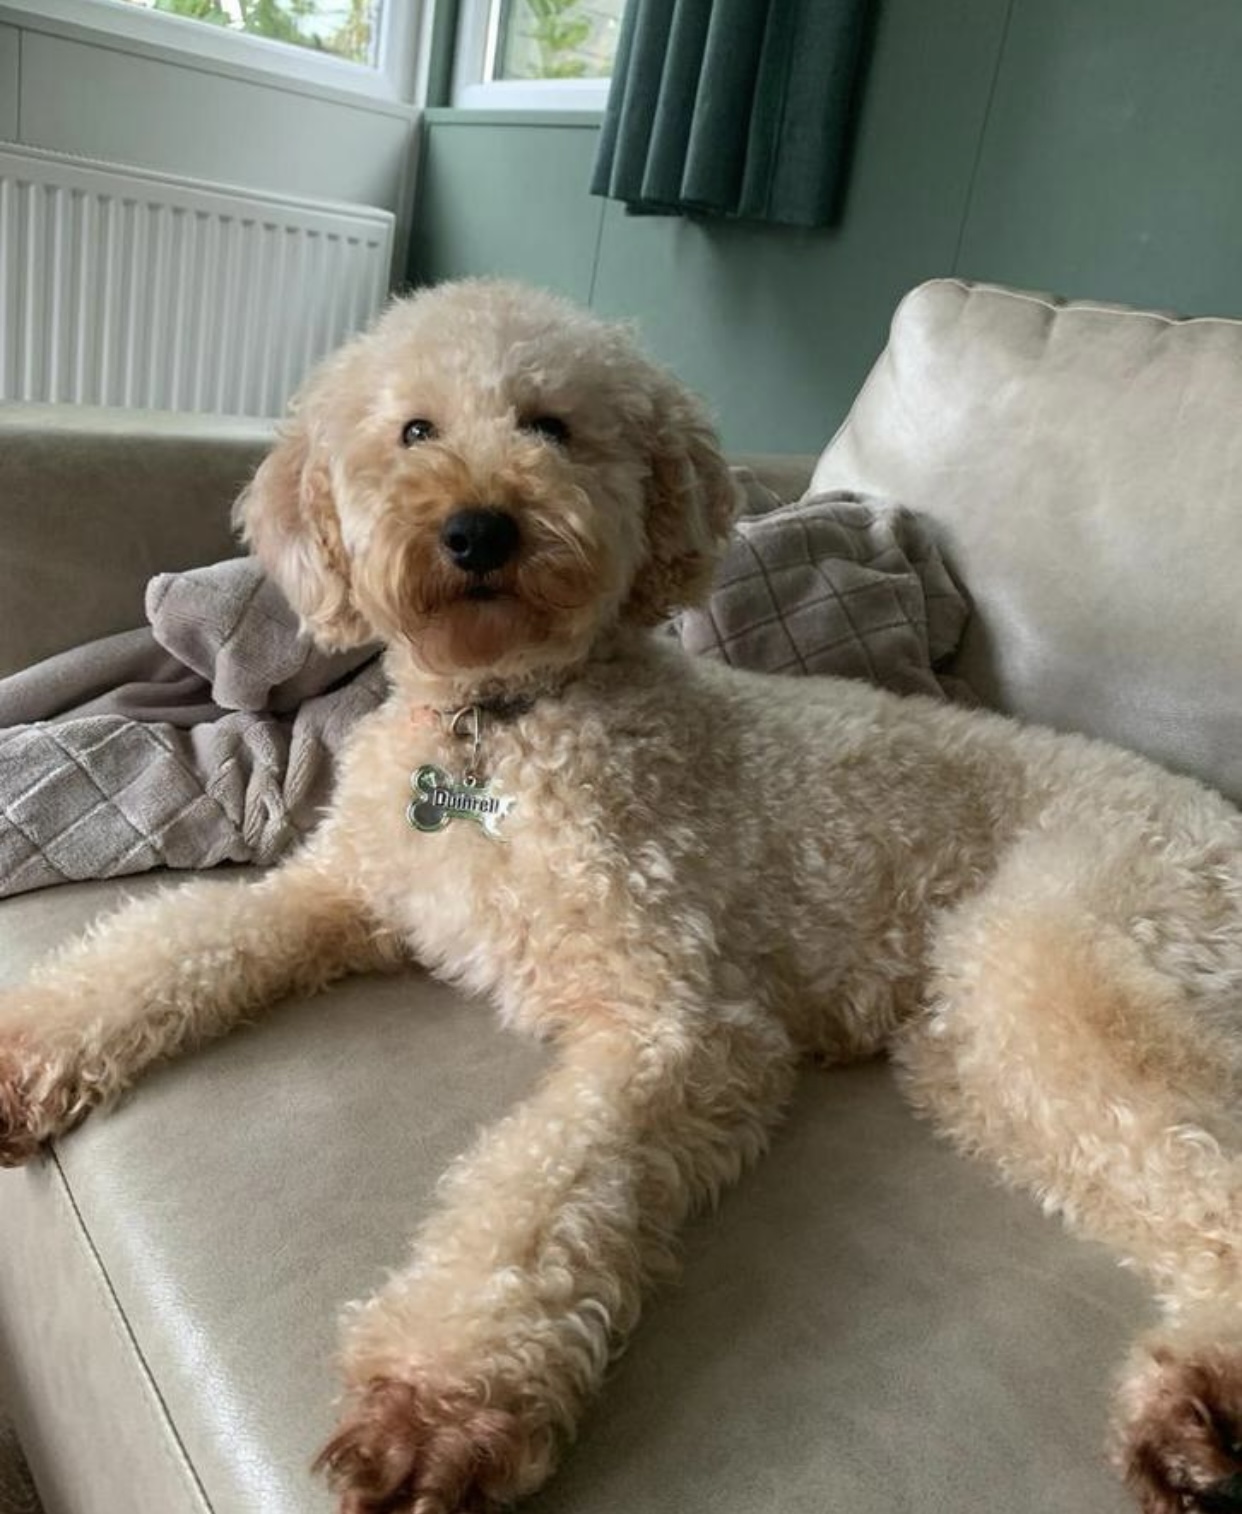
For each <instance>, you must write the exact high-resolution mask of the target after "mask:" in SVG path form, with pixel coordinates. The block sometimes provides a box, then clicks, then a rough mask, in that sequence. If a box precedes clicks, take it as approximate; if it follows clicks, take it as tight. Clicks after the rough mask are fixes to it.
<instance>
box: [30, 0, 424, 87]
mask: <svg viewBox="0 0 1242 1514" xmlns="http://www.w3.org/2000/svg"><path fill="white" fill-rule="evenodd" d="M432 9H433V7H432V5H431V4H430V3H429V0H384V4H383V7H382V10H381V13H380V35H379V49H378V55H379V61H378V63H377V64H376V65H375V66H374V67H372V66H371V65H369V64H365V63H353V62H350V61H349V60H348V59H346V58H338V57H335V56H334V55H333V54H331V53H324V52H317V51H316V50H315V49H313V48H308V47H297V46H295V45H294V44H292V43H288V42H277V41H274V40H273V39H272V38H270V37H258V36H254V35H252V34H251V33H248V32H237V31H231V30H226V29H225V28H223V27H218V26H211V25H209V24H206V23H204V22H201V21H195V20H193V19H192V18H190V17H187V16H176V15H171V14H169V13H167V12H165V11H155V10H147V9H146V8H145V7H143V6H139V5H131V4H129V3H128V0H3V3H0V21H7V22H10V23H11V24H13V25H15V26H19V27H26V28H27V29H29V30H39V31H53V32H57V33H60V34H61V35H67V36H70V37H73V38H76V39H78V40H87V41H90V42H92V43H94V44H96V45H104V46H106V45H107V44H108V42H109V40H111V41H112V42H113V44H114V45H116V46H119V47H122V48H125V49H126V50H133V51H141V52H142V53H144V54H147V55H149V56H154V57H157V58H161V59H163V60H165V61H167V62H171V63H180V64H182V65H188V66H192V65H193V64H194V63H196V62H197V63H199V64H204V65H206V66H207V67H209V68H214V69H219V70H221V71H223V72H227V73H230V74H236V75H239V76H241V77H247V78H255V79H258V80H261V81H262V82H265V83H272V84H282V83H283V84H284V85H286V86H290V85H292V86H294V87H300V88H303V89H307V90H313V91H316V92H331V93H334V94H336V93H341V94H345V95H348V96H352V97H354V98H355V99H358V103H360V104H361V103H363V101H371V102H374V103H377V104H379V103H387V104H391V105H401V106H408V105H410V104H413V103H416V101H417V97H418V94H419V92H420V90H421V89H422V88H423V85H424V81H425V74H426V56H427V51H428V49H427V45H426V43H427V36H428V32H429V22H430V14H431V11H432ZM359 97H361V98H360V99H359Z"/></svg>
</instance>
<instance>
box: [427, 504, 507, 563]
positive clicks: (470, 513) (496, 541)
mask: <svg viewBox="0 0 1242 1514" xmlns="http://www.w3.org/2000/svg"><path fill="white" fill-rule="evenodd" d="M520 540H521V537H520V533H519V531H518V524H517V521H516V520H514V518H513V516H512V515H510V514H509V513H508V511H507V510H495V509H491V508H481V509H470V510H458V511H456V513H455V514H453V515H450V516H449V518H448V519H447V520H446V521H445V522H444V525H443V526H442V527H441V529H440V546H441V547H442V548H443V550H444V553H445V555H446V556H447V557H448V559H449V561H450V562H451V563H452V564H453V566H454V567H455V568H460V569H461V571H462V572H463V573H469V574H471V575H472V576H474V577H479V578H481V577H483V575H484V574H486V573H494V572H495V571H496V570H497V568H503V567H504V565H505V564H506V563H507V562H509V561H510V560H511V559H512V558H513V557H515V556H516V555H517V550H518V545H519V542H520Z"/></svg>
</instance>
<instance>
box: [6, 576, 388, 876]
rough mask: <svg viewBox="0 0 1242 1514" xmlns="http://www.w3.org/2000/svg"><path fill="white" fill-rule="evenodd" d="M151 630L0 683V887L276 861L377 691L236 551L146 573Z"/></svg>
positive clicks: (323, 797) (324, 794)
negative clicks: (308, 632)
mask: <svg viewBox="0 0 1242 1514" xmlns="http://www.w3.org/2000/svg"><path fill="white" fill-rule="evenodd" d="M147 608H148V613H149V615H150V619H151V628H150V631H149V632H146V633H143V632H127V633H123V634H122V635H120V636H115V637H108V638H106V639H105V640H103V641H100V642H94V643H91V644H90V645H89V646H86V647H82V648H78V649H76V650H75V651H73V652H69V653H64V654H62V655H61V656H59V657H54V658H50V659H48V660H47V662H45V663H41V664H38V665H37V666H36V667H34V668H30V669H27V670H25V671H24V672H22V673H19V674H16V675H14V676H13V677H12V678H9V679H3V680H0V897H3V896H5V895H9V894H18V893H24V892H26V891H28V890H30V889H35V888H43V887H45V886H47V885H48V884H52V883H60V882H66V881H69V880H76V879H85V878H115V877H122V876H124V875H126V874H130V873H137V872H145V871H147V870H149V869H151V868H155V867H173V868H200V867H214V866H215V865H216V864H217V863H221V862H255V863H271V862H275V861H277V860H278V859H279V858H280V857H281V856H282V855H283V854H284V853H285V852H286V851H288V849H289V848H290V847H291V846H292V845H293V844H294V843H295V842H296V841H297V840H298V839H299V838H300V837H301V836H302V835H304V834H306V832H308V831H309V830H310V829H311V828H312V827H313V826H314V823H315V821H316V819H317V818H318V814H319V811H320V810H321V808H322V806H323V805H324V804H325V803H326V802H327V799H328V796H329V793H330V791H331V783H332V771H333V761H334V757H335V754H336V752H337V751H338V750H339V748H340V746H341V745H342V743H343V742H344V740H345V737H346V736H347V734H348V732H349V731H350V729H351V728H352V726H353V725H354V724H355V722H356V721H357V720H358V719H359V718H361V716H363V715H365V714H366V713H367V712H368V711H370V710H372V709H375V708H376V707H377V706H378V705H379V703H380V702H381V701H382V699H383V697H384V693H385V688H386V685H385V680H384V676H383V672H382V670H381V668H380V666H379V664H378V662H377V661H376V660H375V649H374V648H369V649H362V650H360V651H357V652H351V653H345V654H339V655H330V654H325V653H322V652H319V651H317V650H316V649H315V648H314V647H313V646H312V645H311V643H310V642H309V641H308V640H307V638H305V637H304V636H302V635H301V634H300V632H299V631H298V628H297V622H296V618H295V617H294V615H293V613H292V611H290V610H289V609H288V607H287V606H286V605H285V604H284V601H283V599H282V598H281V596H280V594H279V591H278V590H277V589H276V588H275V587H274V585H272V584H270V583H268V582H267V581H266V580H265V579H264V578H263V575H262V573H261V571H260V569H259V568H258V565H257V564H256V563H254V562H253V561H252V560H250V559H245V558H239V559H234V560H232V561H230V562H226V563H219V564H217V565H215V566H214V567H210V568H200V569H196V570H194V571H192V572H189V573H183V574H176V575H162V576H161V577H159V578H157V579H154V580H152V583H151V585H150V586H149V589H148V595H147Z"/></svg>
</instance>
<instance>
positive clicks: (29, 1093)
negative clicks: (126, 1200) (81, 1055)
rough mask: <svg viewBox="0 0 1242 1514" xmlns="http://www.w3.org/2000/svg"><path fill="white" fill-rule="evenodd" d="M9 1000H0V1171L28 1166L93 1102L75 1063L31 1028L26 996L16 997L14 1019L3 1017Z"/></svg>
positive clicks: (94, 1095) (92, 1090)
mask: <svg viewBox="0 0 1242 1514" xmlns="http://www.w3.org/2000/svg"><path fill="white" fill-rule="evenodd" d="M32 992H33V991H32ZM13 997H16V996H12V995H6V996H0V1167H20V1166H21V1165H22V1164H23V1163H25V1162H28V1161H29V1160H30V1159H31V1157H33V1156H34V1155H35V1154H36V1153H37V1151H38V1150H39V1147H40V1146H41V1145H42V1144H43V1143H44V1142H45V1141H49V1140H51V1139H52V1137H53V1136H58V1135H63V1134H64V1133H65V1131H67V1130H70V1129H72V1128H73V1126H74V1125H76V1124H78V1122H79V1121H80V1120H82V1119H84V1118H85V1117H86V1115H87V1114H88V1113H89V1111H90V1110H91V1108H92V1107H93V1106H94V1105H95V1104H96V1103H98V1102H99V1099H98V1092H99V1091H98V1088H97V1087H96V1085H95V1083H94V1082H92V1080H91V1079H90V1078H88V1077H86V1076H85V1075H84V1073H83V1070H82V1068H81V1066H79V1064H78V1062H77V1060H75V1058H74V1057H73V1056H71V1055H70V1054H69V1053H68V1051H67V1050H66V1049H65V1047H63V1046H59V1047H57V1046H55V1045H54V1044H53V1043H52V1042H51V1041H50V1040H48V1039H46V1038H44V1037H43V1036H41V1035H40V1034H39V1032H38V1030H37V1029H32V1028H31V1020H32V1018H34V1017H33V1014H32V1013H31V1012H30V1011H31V1010H32V994H31V993H27V992H25V991H23V992H22V993H21V997H20V1001H19V1002H20V1007H21V1008H22V1009H23V1010H24V1011H27V1013H26V1014H25V1015H24V1017H23V1018H22V1019H20V1020H19V1019H17V1018H16V1017H15V1016H10V1015H7V1014H6V1013H5V1011H6V1010H8V1009H9V1008H10V999H11V998H13ZM36 1007H38V1006H36Z"/></svg>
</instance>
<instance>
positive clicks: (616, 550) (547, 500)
mask: <svg viewBox="0 0 1242 1514" xmlns="http://www.w3.org/2000/svg"><path fill="white" fill-rule="evenodd" d="M734 508H735V488H734V485H733V483H732V480H731V478H730V475H729V472H728V470H727V468H726V467H725V464H724V462H723V460H722V458H721V456H720V453H719V451H718V448H717V444H716V439H715V437H714V435H713V433H712V430H711V427H710V426H709V424H708V423H707V420H706V418H705V416H704V414H703V411H702V409H701V408H700V406H699V405H698V403H697V402H696V401H695V400H694V399H693V398H692V397H691V396H690V395H689V394H687V393H686V391H685V390H683V389H682V388H681V386H680V385H679V384H677V382H676V381H675V380H674V379H673V378H672V377H671V376H670V375H669V374H668V373H666V372H664V371H663V370H662V369H660V368H659V367H657V366H656V365H654V364H653V363H651V362H649V361H648V360H647V359H646V358H644V357H643V356H642V355H641V354H640V353H639V352H638V350H637V349H636V347H635V345H634V343H633V341H632V339H631V337H630V336H629V334H628V332H627V331H626V330H625V329H624V328H622V327H619V326H614V325H608V324H605V323H603V322H601V321H598V320H596V319H594V318H593V317H591V316H589V315H587V314H586V313H584V312H583V311H580V310H578V309H576V308H575V307H574V306H572V305H570V304H568V303H566V302H564V301H562V300H560V299H557V298H555V297H554V296H552V295H548V294H545V293H542V292H539V291H536V290H532V289H526V288H522V287H521V286H518V285H515V284H508V283H500V282H491V281H465V282H463V283H458V284H446V285H442V286H440V287H439V288H436V289H432V290H428V291H426V292H424V293H422V294H419V295H417V296H415V297H414V298H412V299H407V300H401V301H397V302H396V303H394V304H393V305H392V306H391V307H390V308H389V309H388V311H387V312H386V313H385V314H384V315H383V316H382V317H381V318H380V320H379V321H378V322H377V324H376V325H375V326H374V327H373V328H372V329H371V330H370V331H369V332H368V333H367V334H366V335H364V336H362V337H360V338H358V339H356V340H355V341H353V342H352V343H350V344H349V345H348V346H347V347H345V348H343V349H342V350H341V351H340V352H338V353H337V354H336V355H335V356H333V357H331V358H329V359H328V360H327V361H326V362H325V363H324V364H323V365H322V366H321V367H320V368H319V369H318V370H317V372H316V373H315V374H313V375H312V377H311V379H310V380H309V381H308V383H307V384H306V386H305V387H304V389H303V391H302V393H301V394H300V395H299V397H298V399H297V400H296V401H295V403H294V407H293V413H292V419H291V420H290V422H289V423H288V424H287V426H286V427H285V429H284V432H283V436H282V440H281V441H280V442H279V443H278V444H277V446H276V447H275V449H274V450H273V451H272V453H271V454H270V455H269V456H268V458H267V459H266V461H265V462H264V463H263V464H262V466H261V467H260V468H259V470H258V472H257V474H256V475H255V478H254V480H253V482H252V483H251V485H250V486H249V488H248V489H247V490H246V491H245V493H244V494H243V495H242V497H241V499H240V500H239V501H238V506H237V520H238V523H239V525H240V527H241V529H242V532H243V535H244V537H245V539H246V541H247V542H248V543H249V545H250V546H251V548H252V549H253V551H254V552H255V553H256V554H257V556H258V557H259V558H260V560H261V561H262V562H263V564H264V566H265V568H266V569H267V571H268V572H269V574H271V576H272V577H273V578H274V579H275V580H276V581H277V583H279V584H280V586H281V587H282V589H283V590H284V592H285V593H286V595H287V596H288V598H289V600H290V601H291V603H292V604H293V605H294V607H295V608H296V609H297V610H298V612H299V614H300V615H301V617H302V620H303V623H304V625H305V626H306V627H307V628H308V629H309V630H310V631H311V633H312V634H313V635H314V636H315V638H316V639H317V640H318V641H319V642H320V643H321V644H322V645H324V646H327V647H338V648H339V647H347V646H352V645H357V644H360V643H362V642H365V641H371V640H380V641H384V642H387V643H388V644H389V645H390V646H393V647H395V648H399V649H400V650H401V652H402V653H403V654H404V655H406V656H408V657H409V658H410V659H411V660H412V662H413V664H414V667H415V668H416V670H417V671H419V672H421V673H423V674H426V675H428V676H431V677H439V678H446V677H447V678H456V679H460V678H462V677H466V678H470V677H474V678H481V677H484V676H494V677H497V678H500V679H517V680H520V679H523V678H528V677H537V676H538V675H539V674H541V673H544V672H547V671H551V670H555V669H558V668H563V667H565V666H568V665H572V664H573V663H575V662H577V661H579V660H581V659H582V658H583V657H584V656H585V655H586V653H587V652H588V651H589V650H590V648H591V647H592V646H593V645H594V644H595V643H596V641H597V640H598V639H599V637H600V636H601V635H602V634H604V633H606V632H607V631H608V630H609V629H610V628H612V627H613V626H615V625H617V624H619V623H621V622H625V621H629V622H636V623H646V624H655V623H656V622H658V621H659V620H661V619H662V618H664V617H665V616H667V615H669V614H671V613H672V612H673V611H674V610H675V609H677V608H679V607H680V606H683V605H687V604H691V603H694V602H696V601H697V600H698V599H700V598H701V597H702V596H703V595H704V594H705V593H706V591H707V588H708V587H709V585H710V581H711V576H712V572H713V570H714V567H715V564H716V559H717V556H718V554H719V551H720V549H721V547H722V545H723V543H724V541H725V539H726V537H727V534H728V530H729V525H730V522H731V520H732V517H733V513H734Z"/></svg>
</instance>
